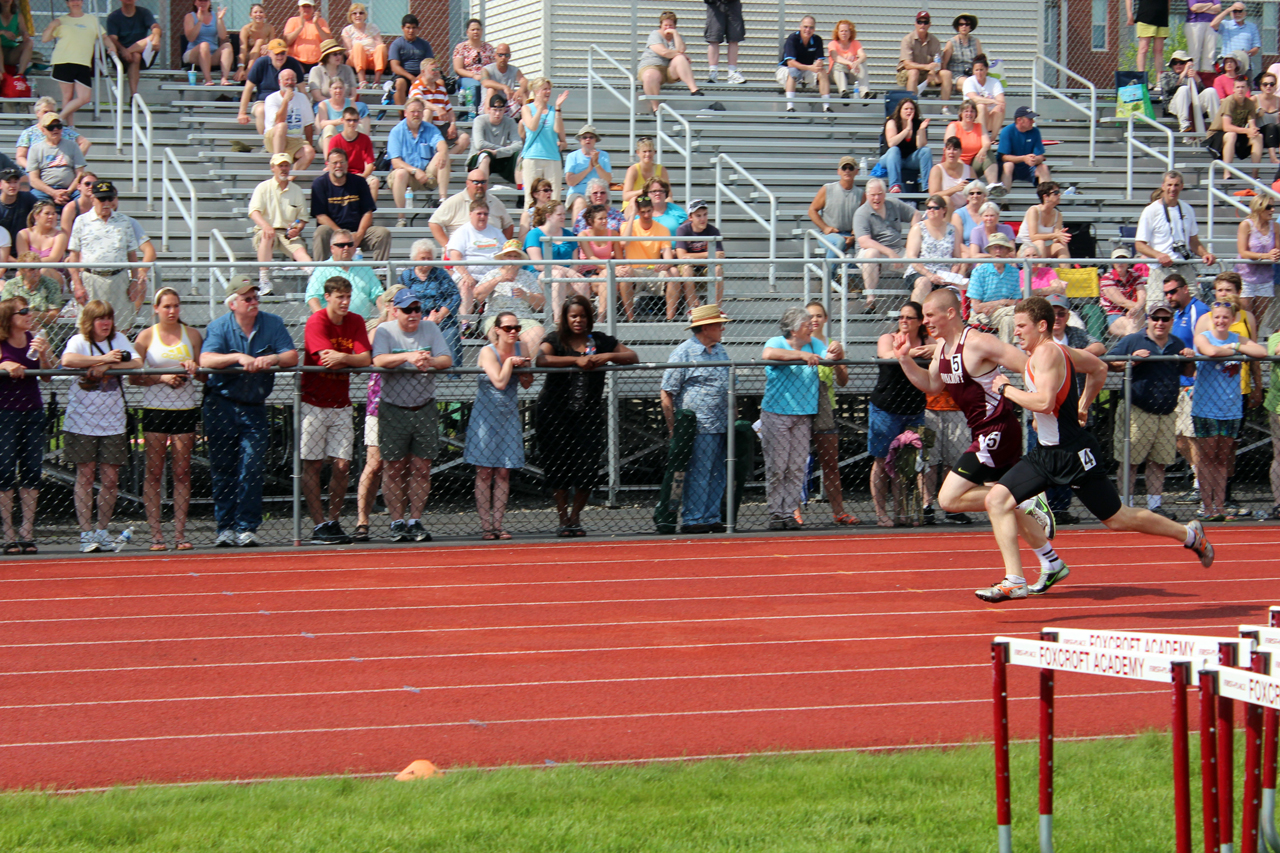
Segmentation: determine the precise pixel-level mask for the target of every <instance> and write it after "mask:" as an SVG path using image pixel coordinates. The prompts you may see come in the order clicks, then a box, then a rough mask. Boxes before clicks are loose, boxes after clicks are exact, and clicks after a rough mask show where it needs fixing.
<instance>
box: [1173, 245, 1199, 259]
mask: <svg viewBox="0 0 1280 853" xmlns="http://www.w3.org/2000/svg"><path fill="white" fill-rule="evenodd" d="M1169 253H1170V254H1173V255H1181V256H1182V257H1184V258H1194V257H1195V253H1194V252H1192V251H1191V247H1190V246H1188V245H1187V244H1186V243H1174V244H1173V245H1172V246H1170V247H1169Z"/></svg>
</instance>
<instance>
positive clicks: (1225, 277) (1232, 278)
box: [1196, 272, 1262, 498]
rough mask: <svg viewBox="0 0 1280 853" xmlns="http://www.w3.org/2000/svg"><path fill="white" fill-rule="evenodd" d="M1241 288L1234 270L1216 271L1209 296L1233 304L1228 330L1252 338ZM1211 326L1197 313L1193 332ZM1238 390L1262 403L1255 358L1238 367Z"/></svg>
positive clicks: (1253, 326) (1251, 404)
mask: <svg viewBox="0 0 1280 853" xmlns="http://www.w3.org/2000/svg"><path fill="white" fill-rule="evenodd" d="M1243 289H1244V283H1243V282H1242V281H1241V280H1240V276H1239V275H1238V274H1236V273H1234V272H1221V273H1218V275H1217V276H1216V277H1215V278H1214V280H1213V300H1214V302H1228V303H1230V304H1232V305H1234V306H1235V307H1236V315H1235V319H1234V320H1232V322H1231V325H1230V326H1229V327H1228V331H1232V332H1236V333H1237V334H1239V335H1240V337H1241V338H1247V339H1249V340H1251V341H1256V340H1257V339H1258V319H1257V317H1255V316H1254V315H1253V313H1252V312H1250V311H1248V310H1246V309H1245V307H1244V302H1243V300H1242V299H1241V296H1240V293H1241V291H1242V290H1243ZM1210 307H1212V306H1210ZM1211 328H1212V323H1211V319H1210V318H1209V317H1201V318H1200V319H1199V320H1198V321H1197V322H1196V335H1199V334H1200V333H1202V332H1207V331H1209V330H1210V329H1211ZM1240 393H1241V395H1242V396H1243V397H1244V403H1245V405H1247V406H1248V408H1250V409H1254V408H1257V407H1258V406H1260V405H1261V404H1262V365H1261V364H1259V363H1258V362H1249V363H1248V364H1247V365H1245V366H1244V369H1242V370H1241V371H1240ZM1237 437H1238V436H1237ZM1235 472H1236V461H1235V454H1234V453H1233V454H1232V455H1231V457H1230V460H1229V463H1228V466H1227V475H1228V476H1232V475H1234V474H1235ZM1230 496H1231V482H1230V481H1228V482H1227V497H1228V498H1230Z"/></svg>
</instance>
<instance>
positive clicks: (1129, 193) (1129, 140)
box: [1124, 113, 1174, 198]
mask: <svg viewBox="0 0 1280 853" xmlns="http://www.w3.org/2000/svg"><path fill="white" fill-rule="evenodd" d="M1135 120H1136V121H1140V122H1142V123H1143V124H1148V125H1151V127H1154V128H1155V129H1156V130H1158V131H1160V132H1161V133H1163V134H1164V135H1165V138H1166V139H1167V140H1168V142H1169V156H1168V157H1166V156H1164V155H1163V154H1161V153H1160V152H1159V151H1157V150H1156V149H1154V148H1152V147H1151V146H1150V145H1147V144H1146V143H1145V142H1143V141H1142V140H1140V139H1138V137H1137V136H1136V135H1135V134H1134V130H1133V123H1134V121H1135ZM1139 130H1140V131H1141V128H1140V129H1139ZM1124 135H1125V140H1126V142H1125V152H1126V153H1125V178H1124V197H1125V198H1133V149H1135V148H1137V149H1138V150H1139V151H1142V152H1144V153H1146V154H1148V155H1150V156H1152V157H1154V158H1156V159H1157V160H1160V161H1162V162H1163V163H1164V164H1165V165H1164V168H1165V171H1166V172H1172V171H1173V169H1174V165H1173V162H1174V160H1173V146H1174V136H1173V131H1172V130H1170V129H1169V128H1167V127H1165V126H1164V125H1163V124H1160V123H1159V122H1156V121H1152V120H1151V119H1149V118H1147V117H1146V116H1145V115H1143V114H1142V113H1129V120H1128V123H1127V125H1126V128H1125V134H1124Z"/></svg>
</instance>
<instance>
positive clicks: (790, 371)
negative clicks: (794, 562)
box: [760, 305, 826, 530]
mask: <svg viewBox="0 0 1280 853" xmlns="http://www.w3.org/2000/svg"><path fill="white" fill-rule="evenodd" d="M778 326H779V328H780V330H781V331H782V334H781V335H777V336H775V337H772V338H770V339H769V340H767V341H765V344H764V353H763V354H762V356H761V357H762V358H764V359H765V360H766V361H782V362H787V363H786V364H781V365H778V364H770V365H768V366H767V367H765V370H764V373H765V381H764V398H763V399H762V400H761V402H760V441H761V444H762V446H763V449H764V466H765V492H766V499H767V502H768V508H769V529H770V530H798V529H799V528H800V522H798V521H796V518H795V515H796V513H797V512H798V511H799V510H800V492H801V488H802V486H803V483H804V476H805V470H806V467H807V466H808V463H809V439H810V437H811V435H812V430H813V416H814V415H816V414H817V413H818V388H819V383H818V363H819V361H820V359H821V358H822V357H823V356H824V355H825V354H826V347H825V346H823V345H822V344H821V343H819V342H818V341H816V340H814V338H813V321H812V320H811V319H810V318H809V312H808V311H806V310H805V309H804V308H803V307H802V306H800V305H793V306H792V307H790V308H788V309H787V310H786V312H784V313H783V315H782V319H781V320H780V321H779V323H778Z"/></svg>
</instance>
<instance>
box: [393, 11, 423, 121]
mask: <svg viewBox="0 0 1280 853" xmlns="http://www.w3.org/2000/svg"><path fill="white" fill-rule="evenodd" d="M418 27H419V24H418V18H417V17H416V16H414V15H405V16H404V17H403V18H401V19H400V32H401V33H402V35H401V36H400V38H398V39H396V40H395V41H393V42H392V43H391V47H389V48H387V64H389V65H390V66H391V73H392V75H393V79H394V80H395V102H396V103H397V104H403V103H404V102H405V99H406V98H408V97H409V87H410V86H412V85H413V81H414V80H416V79H417V77H418V74H419V73H421V71H422V60H424V59H432V58H434V57H435V53H434V52H432V50H431V44H430V42H428V41H427V40H426V39H420V38H418ZM383 103H384V104H385V103H386V101H383Z"/></svg>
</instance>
